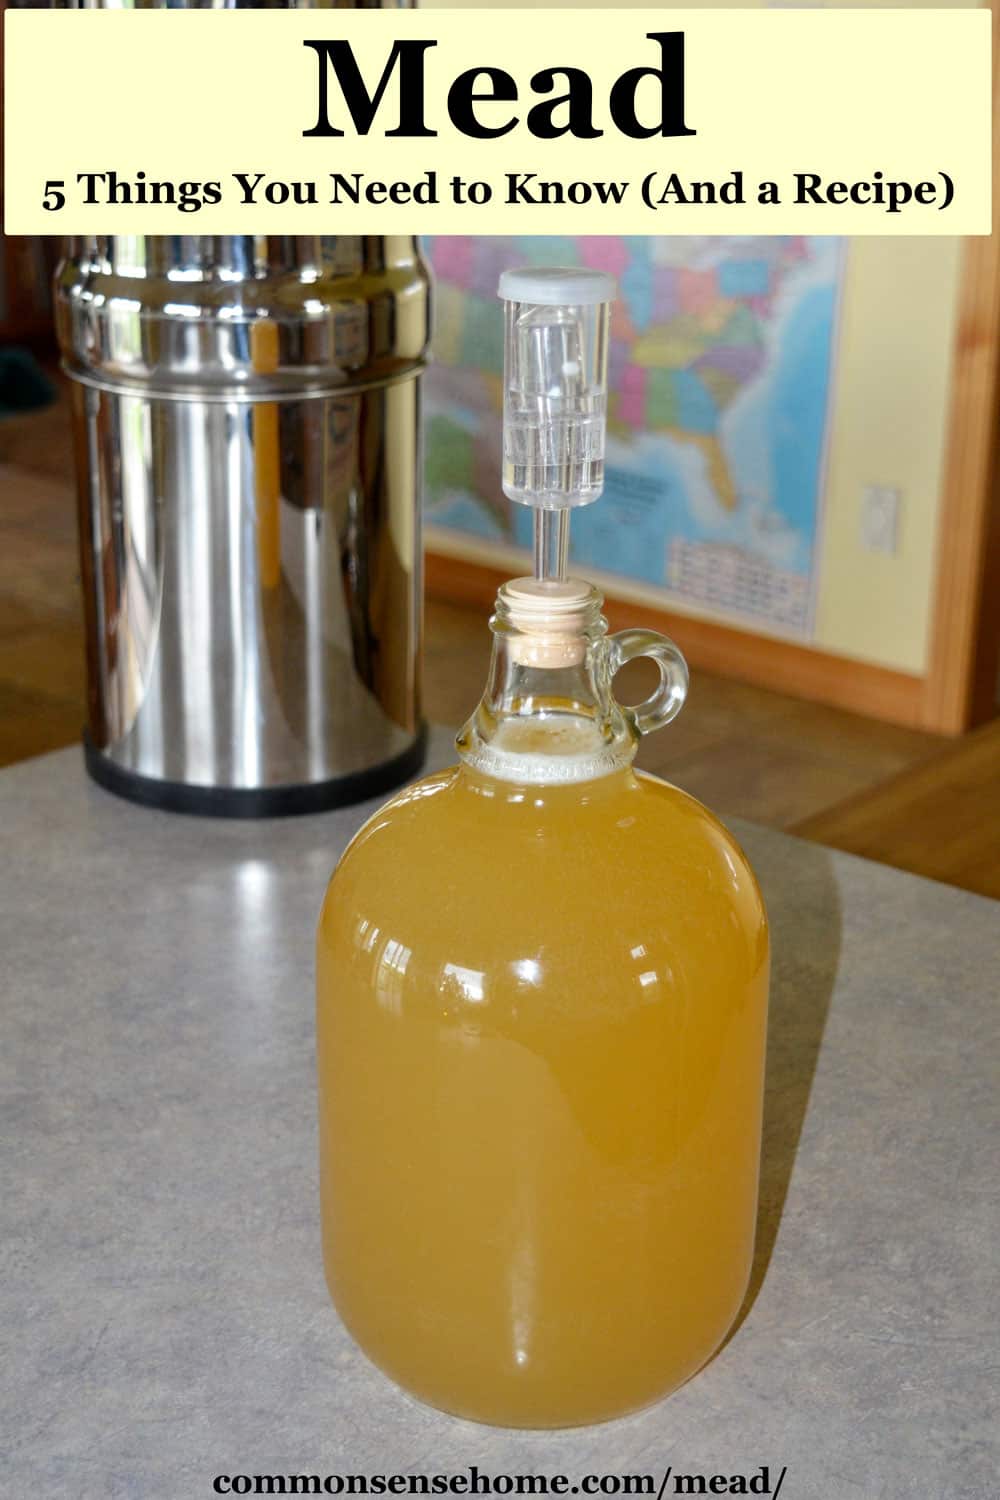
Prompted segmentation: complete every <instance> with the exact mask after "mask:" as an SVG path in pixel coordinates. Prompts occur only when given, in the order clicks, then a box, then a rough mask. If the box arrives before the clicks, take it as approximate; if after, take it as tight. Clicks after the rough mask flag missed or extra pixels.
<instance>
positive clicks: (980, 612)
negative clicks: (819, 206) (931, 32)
mask: <svg viewBox="0 0 1000 1500" xmlns="http://www.w3.org/2000/svg"><path fill="white" fill-rule="evenodd" d="M992 8H993V11H994V16H995V17H996V16H997V12H998V11H1000V0H993V6H992ZM998 33H1000V25H998V24H997V23H996V20H995V23H994V28H993V36H994V43H993V45H994V66H993V79H994V84H993V87H994V98H993V106H994V108H993V136H994V139H993V179H994V181H993V205H994V207H993V213H994V220H993V224H994V230H993V234H992V235H990V236H989V237H986V236H982V237H977V238H975V239H968V240H967V241H966V243H965V246H964V260H963V270H962V284H961V289H960V294H959V307H958V317H957V326H956V335H955V341H954V347H953V354H952V371H951V395H950V403H949V422H948V434H947V440H946V451H945V463H944V472H943V474H942V480H941V485H942V488H941V502H940V509H939V521H938V543H937V553H936V564H935V578H934V597H933V600H932V607H931V632H930V643H929V651H928V663H927V670H926V673H925V674H924V675H922V676H920V675H916V674H911V673H908V672H900V671H894V670H892V669H891V668H888V667H882V666H876V665H872V664H870V663H867V662H861V661H858V660H856V659H854V658H852V657H847V656H842V655H839V654H836V653H834V652H830V651H826V650H822V649H816V648H813V647H810V646H805V645H798V644H796V643H794V642H789V641H783V640H780V639H776V638H774V637H773V636H768V635H761V634H757V633H755V632H753V631H750V630H743V629H739V628H737V627H735V626H732V625H725V624H722V623H719V622H716V621H712V620H706V619H703V618H700V617H697V616H693V615H688V614H683V613H681V612H680V611H672V610H669V609H663V608H659V607H656V608H653V607H650V606H648V605H643V604H639V603H636V602H634V601H628V602H624V601H622V600H620V599H616V598H614V596H613V595H611V596H609V597H608V598H607V601H606V606H605V614H606V615H607V617H608V620H609V622H610V624H611V627H612V629H619V628H621V627H622V626H623V625H625V624H632V625H646V626H650V627H652V628H654V629H659V630H666V631H667V632H668V633H669V634H671V635H672V636H674V637H675V638H676V640H677V642H678V644H679V645H680V647H681V649H682V650H683V651H684V653H685V655H686V656H687V657H688V660H689V661H690V662H691V664H692V665H693V666H695V667H700V668H702V669H704V670H706V671H709V672H716V673H718V674H720V675H722V676H728V677H736V678H740V679H742V680H743V681H745V682H750V683H754V684H755V685H757V686H762V687H769V688H774V689H775V690H777V691H779V692H784V693H790V694H792V695H794V696H796V697H800V698H807V699H811V700H813V701H814V702H819V703H828V704H831V705H833V706H834V707H837V708H844V709H850V710H852V711H854V712H856V713H861V714H867V715H869V716H870V717H872V718H877V719H884V720H886V721H888V722H890V723H894V724H902V725H905V726H907V727H909V728H919V729H927V730H931V731H934V732H936V733H939V734H960V733H962V732H963V731H965V730H966V729H970V728H972V727H973V726H974V725H976V724H980V723H983V722H984V721H985V720H986V719H989V718H991V717H993V716H994V715H995V714H996V713H997V712H998V703H997V697H998V671H1000V493H998V480H1000V466H998V444H1000V412H998V403H1000V374H998V370H1000V255H998V237H997V228H998V224H1000V217H998V199H1000V176H998V160H1000V140H998V135H997V98H996V90H997V72H998V68H997V62H998V58H997V37H998ZM425 573H426V590H427V594H428V596H429V597H430V598H436V599H444V600H449V601H451V602H455V603H464V604H469V605H474V606H475V607H476V608H477V609H480V610H489V609H490V607H491V606H492V604H493V600H494V599H495V597H496V591H497V588H498V587H499V585H500V584H501V583H502V582H503V581H504V579H505V578H506V577H507V576H508V574H507V572H506V571H505V570H504V569H503V568H501V567H495V566H489V565H485V564H483V563H478V562H470V561H467V560H465V559H464V558H457V557H455V556H453V555H451V554H447V555H446V554H444V553H442V552H435V551H433V550H429V551H428V553H427V556H426V559H425Z"/></svg>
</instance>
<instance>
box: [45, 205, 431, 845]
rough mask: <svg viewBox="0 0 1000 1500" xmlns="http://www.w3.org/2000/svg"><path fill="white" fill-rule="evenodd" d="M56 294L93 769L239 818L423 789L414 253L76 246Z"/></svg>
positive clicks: (205, 240) (115, 783) (242, 240)
mask: <svg viewBox="0 0 1000 1500" xmlns="http://www.w3.org/2000/svg"><path fill="white" fill-rule="evenodd" d="M56 299H57V322H58V327H59V334H60V341H61V344H62V349H63V354H64V360H65V364H66V368H67V370H68V371H69V373H70V375H71V376H72V377H73V405H74V421H75V434H76V456H77V465H78V492H79V501H80V543H81V557H82V570H83V583H84V596H85V607H86V624H87V651H88V685H89V712H88V728H87V736H86V748H87V760H88V765H89V768H90V770H91V773H92V774H93V775H94V777H95V778H96V779H97V780H98V781H101V782H102V783H104V784H105V785H108V786H111V787H112V788H113V789H115V790H117V791H120V792H123V793H124V794H125V795H129V796H133V797H135V798H138V799H139V800H141V801H147V802H152V803H155V804H157V805H162V806H173V807H180V808H185V809H188V810H192V811H207V812H222V813H228V814H237V815H239V814H250V815H254V814H259V813H268V812H292V811H298V810H303V809H306V808H311V807H319V806H327V805H332V804H334V803H336V802H342V801H345V800H353V799H354V798H357V797H361V796H365V795H370V794H373V793H374V792H376V791H378V790H380V789H382V788H384V787H386V786H388V785H391V784H393V783H394V782H395V781H398V780H401V779H403V777H404V776H405V775H407V774H408V773H409V772H411V771H412V770H414V769H415V768H416V767H417V765H418V764H419V761H420V757H421V752H422V741H423V732H422V724H421V717H420V698H419V656H420V605H421V598H420V518H419V484H418V474H419V463H420V443H419V390H420V375H421V371H422V368H423V364H424V360H425V357H426V348H427V339H428V329H429V303H430V297H429V277H428V273H427V271H426V268H425V266H424V264H423V262H422V260H421V258H420V256H419V253H418V251H417V248H416V242H415V241H414V239H413V238H412V237H409V236H398V237H388V236H335V237H293V236H232V237H228V236H223V237H219V236H192V237H188V236H173V237H163V238H160V237H156V238H153V237H139V236H125V235H118V236H113V237H96V238H90V239H85V240H76V241H70V243H69V246H68V250H67V255H66V258H65V259H64V260H63V262H62V264H61V266H60V268H59V270H58V271H57V274H56Z"/></svg>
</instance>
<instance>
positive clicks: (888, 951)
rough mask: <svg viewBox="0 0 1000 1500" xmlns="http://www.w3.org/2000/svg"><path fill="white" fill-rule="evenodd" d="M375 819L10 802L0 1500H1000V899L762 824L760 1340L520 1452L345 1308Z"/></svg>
mask: <svg viewBox="0 0 1000 1500" xmlns="http://www.w3.org/2000/svg"><path fill="white" fill-rule="evenodd" d="M434 758H435V760H436V761H438V762H441V761H443V760H444V759H447V758H450V757H449V756H448V751H447V740H446V738H445V737H440V736H439V737H438V739H437V741H436V743H435V745H434ZM369 811H371V804H369V805H368V806H367V807H360V808H354V809H349V810H346V811H344V812H339V813H331V814H327V815H324V816H320V817H311V818H304V819H291V820H287V821H275V822H268V823H228V822H215V821H198V820H195V819H192V818H187V817H178V816H174V815H170V814H164V813H155V812H149V811H146V810H144V809H141V808H138V807H133V806H130V805H128V804H126V803H124V802H120V801H116V800H115V799H114V798H112V797H110V796H109V795H108V794H106V793H104V792H102V791H100V790H98V789H97V788H96V787H93V786H90V785H89V784H88V783H87V782H86V781H85V779H84V775H83V771H82V767H81V762H80V756H79V754H78V753H77V752H76V751H75V750H71V751H64V752H60V753H59V754H56V755H51V756H47V757H44V758H42V759H40V760H36V761H32V762H28V763H26V764H24V765H21V766H17V767H15V768H12V769H10V770H7V771H4V772H3V773H2V775H0V829H2V838H3V848H4V860H3V877H2V878H3V887H2V896H0V901H2V912H0V954H2V963H3V969H2V975H3V978H2V1005H0V1017H2V1025H3V1048H2V1057H0V1069H2V1084H0V1087H2V1094H0V1108H2V1148H0V1149H2V1184H3V1188H2V1199H0V1201H2V1205H3V1216H4V1229H3V1238H2V1275H0V1302H2V1305H0V1346H2V1374H0V1493H2V1494H3V1495H10V1496H17V1497H19V1500H20V1497H27V1496H34V1495H39V1496H45V1497H46V1500H60V1497H62V1496H67V1497H68V1496H74V1497H83V1500H90V1497H94V1500H98V1497H100V1500H108V1497H140V1500H154V1497H156V1500H160V1497H163V1500H188V1497H192V1500H194V1497H200V1496H210V1495H211V1494H212V1493H213V1489H212V1481H213V1478H214V1477H215V1476H216V1475H218V1474H230V1475H240V1474H249V1475H254V1474H275V1475H278V1474H281V1475H288V1474H298V1473H303V1472H305V1473H315V1474H318V1475H320V1476H324V1475H327V1474H330V1475H333V1474H372V1473H390V1472H403V1473H412V1472H423V1473H430V1472H448V1473H450V1472H457V1471H461V1470H462V1469H464V1468H465V1467H466V1466H467V1465H469V1464H471V1463H475V1464H477V1465H478V1466H479V1468H480V1469H481V1470H483V1471H485V1472H489V1473H493V1474H496V1473H515V1472H516V1473H528V1472H535V1473H548V1474H554V1473H556V1472H563V1473H566V1474H568V1475H569V1476H570V1477H571V1479H572V1480H573V1482H574V1483H575V1482H576V1481H577V1479H578V1478H579V1477H581V1476H583V1475H587V1474H605V1473H607V1474H625V1473H644V1472H649V1473H653V1474H655V1475H656V1476H657V1483H659V1476H660V1475H661V1474H662V1473H663V1471H664V1470H665V1469H666V1467H667V1466H668V1465H670V1466H672V1477H671V1480H670V1481H669V1485H670V1486H671V1487H668V1488H667V1489H666V1490H665V1493H664V1497H663V1500H667V1497H668V1496H669V1495H671V1494H672V1493H674V1492H675V1491H674V1490H673V1488H672V1486H673V1484H674V1479H673V1476H674V1475H677V1474H701V1475H704V1476H706V1477H708V1476H711V1475H714V1474H722V1475H726V1476H730V1475H735V1474H739V1473H742V1474H746V1475H749V1474H752V1473H755V1472H756V1473H758V1474H759V1470H760V1466H761V1465H766V1466H768V1470H769V1474H768V1482H769V1483H770V1485H771V1487H772V1490H773V1487H774V1485H775V1483H776V1481H777V1478H778V1475H779V1474H780V1472H781V1470H782V1468H783V1467H785V1466H787V1473H786V1476H785V1479H784V1482H783V1485H782V1488H781V1494H782V1495H783V1496H784V1497H785V1500H813V1497H815V1500H833V1497H844V1500H851V1497H864V1500H876V1497H880V1500H882V1497H884V1500H895V1497H900V1500H903V1497H906V1500H910V1497H920V1500H937V1497H939V1496H940V1497H944V1496H949V1497H962V1500H995V1497H996V1496H997V1495H1000V1479H998V1473H1000V1441H998V1434H1000V1413H998V1410H997V1404H996V1393H997V1370H998V1367H1000V1349H998V1344H997V1336H996V1324H997V1279H996V1269H997V1250H996V1246H997V1244H998V1242H1000V1221H998V1202H1000V1182H998V1167H1000V1151H998V1134H997V1114H998V1106H997V1100H998V1097H1000V1087H998V1085H1000V1076H998V1068H997V1054H998V1005H997V998H998V986H1000V906H998V905H996V904H994V903H993V902H990V901H987V900H984V899H982V898H980V897H976V896H971V895H967V894H964V893H962V892H960V891H956V890H951V889H948V888H945V887H943V886H938V885H934V884H932V883H930V882H928V881H923V880H918V879H916V878H914V877H911V876H908V875H903V874H900V873H898V872H897V871H893V870H888V869H884V868H882V867H880V866H877V865H873V864H868V863H866V862H864V861H862V860H857V859H853V858H851V857H850V856H847V855H841V854H836V853H831V852H829V851H827V850H824V849H821V848H818V847H816V846H814V845H810V844H806V843H801V842H799V841H797V840H794V839H791V838H788V837H785V836H783V835H781V834H777V833H773V832H768V831H765V830H762V829H759V828H753V827H749V826H741V825H739V824H737V825H735V826H736V828H737V832H738V834H739V835H740V837H741V838H742V839H743V841H744V843H745V846H746V848H747V851H748V853H749V855H750V857H751V859H752V861H753V863H754V865H755V867H756V869H757V871H758V874H759V876H760V879H761V883H762V885H763V888H764V892H765V895H766V898H767V902H768V906H769V909H770V913H771V919H772V924H773V930H774V951H775V968H774V981H773V988H772V1009H771V1031H770V1046H769V1060H768V1084H767V1101H766V1124H765V1146H764V1166H763V1192H762V1203H761V1218H760V1228H759V1235H758V1253H757V1261H756V1266H755V1272H754V1278H753V1285H752V1289H751V1294H750V1297H749V1298H748V1303H747V1306H746V1308H745V1309H744V1314H743V1320H742V1322H741V1323H740V1324H739V1325H738V1327H737V1330H736V1332H735V1333H734V1334H733V1336H732V1337H731V1339H730V1340H729V1342H728V1343H727V1344H726V1345H725V1347H724V1348H723V1350H722V1351H721V1353H720V1354H719V1355H718V1356H717V1357H716V1358H715V1359H714V1360H713V1361H712V1362H711V1364H710V1365H709V1366H708V1367H707V1368H706V1369H705V1370H704V1371H702V1373H701V1374H700V1375H699V1376H698V1377H697V1378H696V1379H695V1380H693V1381H692V1382H690V1383H689V1384H688V1385H687V1386H685V1387H684V1388H683V1389H682V1390H680V1391H679V1392H678V1393H677V1394H676V1395H674V1396H673V1397H672V1398H671V1399H670V1400H669V1401H667V1402H664V1403H662V1404H661V1405H659V1406H657V1407H653V1408H651V1409H650V1410H648V1411H646V1412H644V1413H642V1414H640V1415H639V1416H636V1417H632V1418H629V1419H627V1420H625V1421H620V1422H615V1423H610V1424H608V1425H606V1426H603V1427H596V1428H589V1429H580V1430H577V1431H574V1432H564V1433H519V1432H509V1431H508V1432H505V1431H496V1430H493V1429H489V1428H484V1427H476V1426H474V1425H472V1424H469V1423H465V1422H460V1421H456V1420H454V1419H451V1418H449V1417H446V1416H442V1415H439V1414H438V1413H436V1412H433V1411H430V1410H428V1409H426V1408H424V1407H422V1406H419V1405H417V1404H416V1403H415V1402H413V1401H412V1400H410V1399H409V1398H407V1397H406V1396H404V1395H402V1394H401V1393H400V1392H399V1391H398V1390H397V1389H396V1388H395V1387H394V1386H393V1385H392V1384H390V1383H389V1381H387V1380H386V1379H384V1378H383V1377H382V1376H381V1375H380V1374H378V1372H377V1371H375V1370H374V1369H373V1368H372V1367H371V1366H370V1365H369V1364H368V1363H367V1361H366V1360H365V1359H364V1358H363V1356H362V1355H361V1354H360V1353H359V1352H358V1351H357V1349H356V1348H355V1347H354V1346H353V1345H352V1343H351V1341H350V1339H349V1338H348V1336H347V1335H346V1333H345V1332H344V1330H343V1329H342V1328H341V1326H340V1324H339V1323H338V1321H337V1318H336V1316H335V1314H334V1312H333V1310H332V1308H331V1306H330V1303H329V1301H328V1298H327V1294H326V1289H325V1287H324V1283H323V1276H322V1270H321V1265H320V1254H319V1234H318V1213H317V1192H316V1142H315V1133H316V1127H315V1119H314V1112H315V1106H314V1093H313V988H312V968H313V927H314V922H315V918H316V914H317V911H318V907H319V902H320V900H321V897H322V893H323V889H324V886H325V882H326V880H327V877H328V875H329V872H330V869H331V867H332V866H333V864H334V862H335V860H336V858H337V856H338V854H339V852H340V850H341V849H342V848H343V845H344V843H345V841H346V839H347V837H348V836H349V834H350V833H351V832H352V831H353V829H354V828H355V827H356V826H357V825H358V824H359V822H360V821H361V819H362V817H363V816H366V815H367V813H368V812H369ZM761 1482H762V1481H760V1480H758V1485H759V1484H760V1483H761ZM718 1492H719V1490H718V1488H717V1490H716V1493H718ZM737 1492H738V1491H737Z"/></svg>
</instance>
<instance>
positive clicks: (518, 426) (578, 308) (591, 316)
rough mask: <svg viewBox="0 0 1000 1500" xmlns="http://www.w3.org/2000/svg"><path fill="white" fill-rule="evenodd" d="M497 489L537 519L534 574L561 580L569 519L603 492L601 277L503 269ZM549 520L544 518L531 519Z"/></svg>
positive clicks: (606, 303) (611, 290) (607, 280)
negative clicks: (500, 459)
mask: <svg viewBox="0 0 1000 1500" xmlns="http://www.w3.org/2000/svg"><path fill="white" fill-rule="evenodd" d="M499 294H500V296H501V297H502V298H503V301H504V304H505V306H504V314H505V323H504V395H503V490H504V494H505V495H506V496H507V497H508V498H509V499H511V500H514V501H517V503H518V504H520V505H530V506H533V507H534V509H535V510H536V516H535V573H536V576H537V577H539V578H546V577H555V578H560V577H562V576H563V574H564V569H565V560H566V548H567V543H568V525H567V512H568V511H570V510H572V509H574V508H575V507H576V506H578V505H589V504H590V502H591V501H593V500H596V499H597V498H598V496H599V495H600V493H601V491H602V490H603V488H604V444H605V428H606V420H607V391H608V373H607V372H608V319H609V313H610V308H611V303H612V302H613V300H614V296H615V282H614V278H613V277H612V276H608V275H607V274H606V273H605V272H603V271H588V270H583V269H578V268H575V267H570V268H561V267H555V266H545V267H530V268H527V269H524V270H516V271H504V273H503V274H502V276H501V277H500V287H499ZM537 512H546V513H551V514H537Z"/></svg>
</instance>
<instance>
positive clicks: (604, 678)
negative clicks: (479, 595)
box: [457, 578, 639, 784]
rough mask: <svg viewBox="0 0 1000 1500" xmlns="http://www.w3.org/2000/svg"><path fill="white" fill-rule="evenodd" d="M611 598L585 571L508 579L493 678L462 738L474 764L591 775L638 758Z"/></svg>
mask: <svg viewBox="0 0 1000 1500" xmlns="http://www.w3.org/2000/svg"><path fill="white" fill-rule="evenodd" d="M602 603H603V600H602V598H601V595H600V594H599V593H598V591H597V589H595V588H594V587H593V586H592V585H590V584H588V583H585V582H582V581H581V580H579V579H566V580H562V581H559V582H554V581H553V582H539V581H536V580H535V579H531V578H519V579H514V580H512V581H511V582H510V583H506V584H504V585H503V587H502V588H501V590H500V592H499V594H498V596H497V602H496V609H495V612H494V614H493V617H492V619H491V620H490V629H491V630H492V632H493V655H492V659H491V662H490V670H489V676H488V678H487V682H486V688H485V691H484V693H483V696H482V699H481V700H480V702H479V705H478V707H477V708H476V711H475V713H474V714H473V715H472V717H471V718H470V719H469V721H468V723H467V724H466V725H465V728H464V729H463V730H462V732H461V734H460V735H459V737H458V740H457V746H458V751H459V754H460V755H461V757H462V760H463V761H464V762H465V763H466V764H467V765H469V766H471V767H472V768H473V769H475V770H477V771H479V772H481V773H482V774H484V775H487V776H491V777H495V778H498V779H500V780H503V781H514V782H518V783H529V784H535V783H553V782H575V781H589V780H593V779H594V778H596V777H599V776H606V775H609V774H610V773H612V772H614V771H618V770H622V769H624V768H625V767H627V766H629V765H630V764H631V762H632V759H633V757H634V755H635V750H636V744H637V741H638V737H639V730H638V728H637V727H636V725H635V723H634V722H630V720H629V716H628V713H629V711H628V710H624V709H622V708H621V707H620V705H619V704H618V703H616V702H615V699H614V697H613V695H612V692H611V677H612V674H613V671H614V670H615V669H616V668H615V665H614V656H613V653H612V652H611V651H610V650H609V638H608V626H607V621H606V620H605V619H604V617H603V616H602V614H601V605H602Z"/></svg>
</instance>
